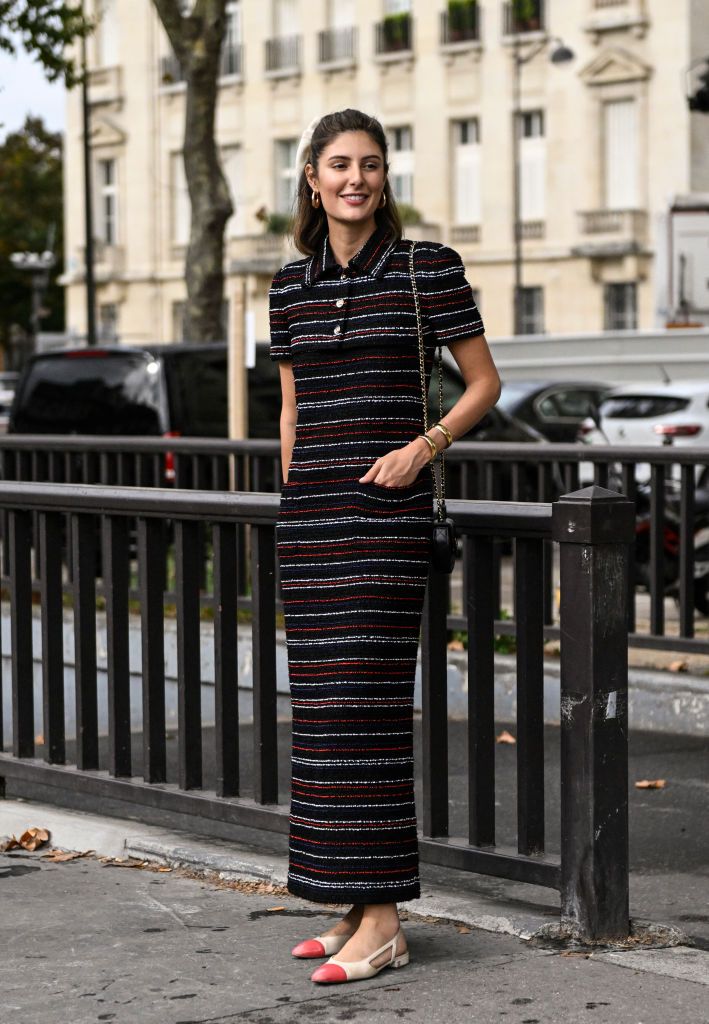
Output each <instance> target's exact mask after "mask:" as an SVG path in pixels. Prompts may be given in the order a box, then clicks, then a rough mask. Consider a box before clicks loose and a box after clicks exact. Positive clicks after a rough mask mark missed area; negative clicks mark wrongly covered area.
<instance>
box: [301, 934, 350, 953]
mask: <svg viewBox="0 0 709 1024" xmlns="http://www.w3.org/2000/svg"><path fill="white" fill-rule="evenodd" d="M353 934H354V932H350V933H349V934H348V935H316V936H315V938H314V939H305V941H304V942H299V943H298V945H297V946H294V947H293V949H292V950H291V953H292V954H293V956H297V957H299V958H300V959H301V960H309V959H314V958H315V957H318V956H332V954H333V953H339V952H340V950H341V949H342V947H343V946H344V944H345V943H346V942H348V941H349V939H351V938H352V936H353Z"/></svg>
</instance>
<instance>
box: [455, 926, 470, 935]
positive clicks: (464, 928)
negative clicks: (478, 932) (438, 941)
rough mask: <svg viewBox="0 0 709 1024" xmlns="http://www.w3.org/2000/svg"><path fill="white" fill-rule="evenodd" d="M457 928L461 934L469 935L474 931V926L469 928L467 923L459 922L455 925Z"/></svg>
mask: <svg viewBox="0 0 709 1024" xmlns="http://www.w3.org/2000/svg"><path fill="white" fill-rule="evenodd" d="M455 930H456V931H457V932H458V934H459V935H469V934H470V932H471V931H472V928H468V926H467V924H457V925H456V926H455Z"/></svg>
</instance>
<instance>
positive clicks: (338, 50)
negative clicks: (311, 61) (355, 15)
mask: <svg viewBox="0 0 709 1024" xmlns="http://www.w3.org/2000/svg"><path fill="white" fill-rule="evenodd" d="M356 61H357V29H356V28H355V27H354V26H353V27H351V28H328V29H325V30H324V31H323V32H319V33H318V66H319V67H320V68H324V69H328V68H344V67H352V66H353V65H354V64H355V63H356Z"/></svg>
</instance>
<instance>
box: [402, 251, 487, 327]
mask: <svg viewBox="0 0 709 1024" xmlns="http://www.w3.org/2000/svg"><path fill="white" fill-rule="evenodd" d="M415 259H416V279H417V282H418V285H419V293H420V296H421V312H422V314H423V316H424V319H425V321H426V323H427V324H428V326H429V327H430V328H431V330H432V331H433V336H434V343H435V344H436V345H450V344H451V342H453V341H460V340H461V339H462V338H471V337H475V336H476V335H479V334H484V333H485V327H484V325H483V322H482V317H481V316H480V313H479V312H478V307H477V306H476V304H475V300H474V298H473V289H472V288H471V287H470V284H469V283H468V279H467V278H466V276H465V267H464V266H463V261H462V259H461V258H460V256H459V255H458V253H457V252H456V251H455V250H454V249H450V248H448V246H446V245H436V246H435V247H434V246H431V247H430V248H429V247H427V246H425V244H421V245H420V246H417V247H416V256H415Z"/></svg>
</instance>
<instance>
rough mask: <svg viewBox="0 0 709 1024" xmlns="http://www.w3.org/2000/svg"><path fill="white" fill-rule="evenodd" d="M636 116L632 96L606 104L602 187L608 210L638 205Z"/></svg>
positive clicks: (632, 207) (631, 208) (632, 208)
mask: <svg viewBox="0 0 709 1024" xmlns="http://www.w3.org/2000/svg"><path fill="white" fill-rule="evenodd" d="M637 120H638V119H637V104H636V102H635V100H616V101H613V102H610V103H606V104H605V107H604V137H605V179H606V180H605V191H606V207H607V209H609V210H635V209H637V207H638V205H639V202H638V124H637Z"/></svg>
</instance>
